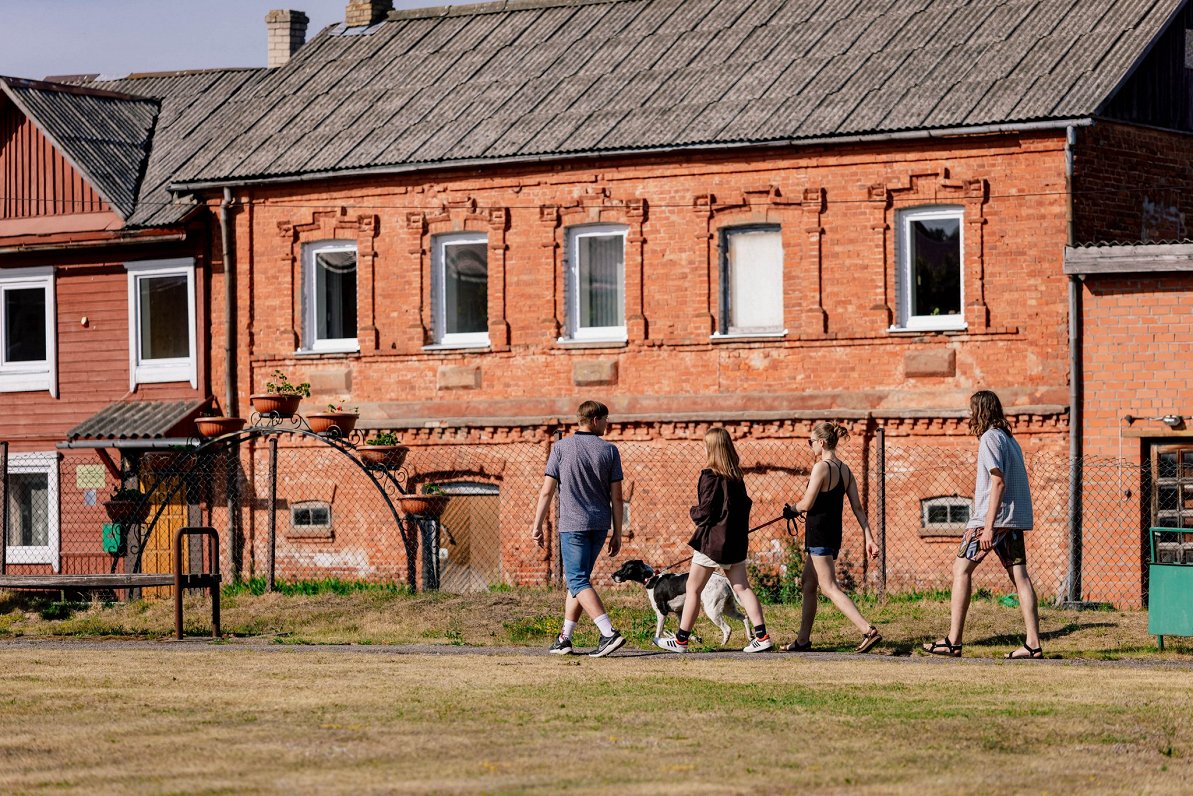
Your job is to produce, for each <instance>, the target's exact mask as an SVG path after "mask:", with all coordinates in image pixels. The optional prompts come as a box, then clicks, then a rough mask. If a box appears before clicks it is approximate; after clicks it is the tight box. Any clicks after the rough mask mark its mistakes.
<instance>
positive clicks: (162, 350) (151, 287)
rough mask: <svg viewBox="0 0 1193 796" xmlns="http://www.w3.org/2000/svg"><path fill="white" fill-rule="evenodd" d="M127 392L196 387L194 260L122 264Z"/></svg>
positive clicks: (197, 381) (197, 379) (197, 383)
mask: <svg viewBox="0 0 1193 796" xmlns="http://www.w3.org/2000/svg"><path fill="white" fill-rule="evenodd" d="M125 268H126V269H128V319H129V322H128V336H129V345H128V349H129V387H130V389H136V386H137V385H138V384H154V383H160V382H176V381H185V382H190V385H191V386H192V387H198V386H199V377H198V368H197V366H196V360H197V358H196V356H195V337H196V334H195V261H194V260H192V259H189V258H184V259H176V260H150V261H146V262H139V263H127V264H125Z"/></svg>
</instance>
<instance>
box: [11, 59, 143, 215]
mask: <svg viewBox="0 0 1193 796" xmlns="http://www.w3.org/2000/svg"><path fill="white" fill-rule="evenodd" d="M0 91H3V93H4V94H6V95H7V96H8V97H9V99H11V100H12V101H13V102H14V103H16V105H17V107H18V108H20V109H21V112H22V113H23V114H25V116H27V117H28V118H29V119H30V120H31V121H32V122H33V123H34V124H35V125H37V127H38V128H40V129H41V131H42V132H43V133H44V134H45V135H46V137H48V138H49V139H50V140H51V141H52V142H54V145H55V146H56V147H57V148H58V149H59V150H60V151H61V152H62V154H63V155H64V156H65V157H66V158H67V159H68V160H70V161H71V163H73V164H74V166H75V168H77V169H78V170H79V172H80V173H81V174H83V175H84V177H86V179H87V180H88V181H89V182H90V183H91V185H92V187H94V188H95V190H96V191H98V192H99V194H100V195H101V196H103V198H104V200H105V201H107V203H108V204H109V205H111V206H112V209H114V210H115V211H116V212H117V213H119V214H120V215H121V216H123V217H124V218H126V219H127V218H128V217H129V216H130V215H132V213H133V211H134V209H135V208H136V203H137V188H138V186H139V185H140V182H141V175H142V173H143V172H144V168H145V161H146V159H147V158H148V157H149V149H150V139H151V137H152V134H153V125H154V121H155V119H156V118H157V115H158V103H157V102H156V101H155V100H150V99H142V98H139V97H132V96H123V95H120V94H115V93H109V92H101V91H87V90H82V89H78V88H75V87H73V86H64V85H59V84H55V83H46V82H41V81H30V80H19V79H16V78H7V77H0Z"/></svg>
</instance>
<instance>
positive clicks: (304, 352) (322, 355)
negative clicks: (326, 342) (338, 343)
mask: <svg viewBox="0 0 1193 796" xmlns="http://www.w3.org/2000/svg"><path fill="white" fill-rule="evenodd" d="M294 356H296V357H300V358H302V359H345V358H347V357H356V356H360V349H359V348H352V349H344V350H343V351H333V350H327V351H313V350H311V349H309V348H300V349H298V350H297V351H295V352H294Z"/></svg>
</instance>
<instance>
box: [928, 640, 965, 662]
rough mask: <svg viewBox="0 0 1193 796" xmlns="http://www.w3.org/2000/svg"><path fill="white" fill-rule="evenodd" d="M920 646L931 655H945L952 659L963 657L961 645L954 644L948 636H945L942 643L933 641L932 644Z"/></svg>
mask: <svg viewBox="0 0 1193 796" xmlns="http://www.w3.org/2000/svg"><path fill="white" fill-rule="evenodd" d="M920 646H921V648H922V649H923V650H924V652H926V653H928V654H929V655H944V656H946V657H950V658H960V657H961V645H960V644H954V643H953V641H952V639H950V638H949V637H948V636H945V637H944V639H943V640H941V641H933V642H932V643H931V644H922V645H920Z"/></svg>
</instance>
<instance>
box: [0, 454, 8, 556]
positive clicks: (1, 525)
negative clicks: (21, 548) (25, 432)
mask: <svg viewBox="0 0 1193 796" xmlns="http://www.w3.org/2000/svg"><path fill="white" fill-rule="evenodd" d="M0 480H2V481H3V483H4V503H3V505H2V506H0V575H4V574H7V572H8V441H7V440H6V441H4V442H0Z"/></svg>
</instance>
